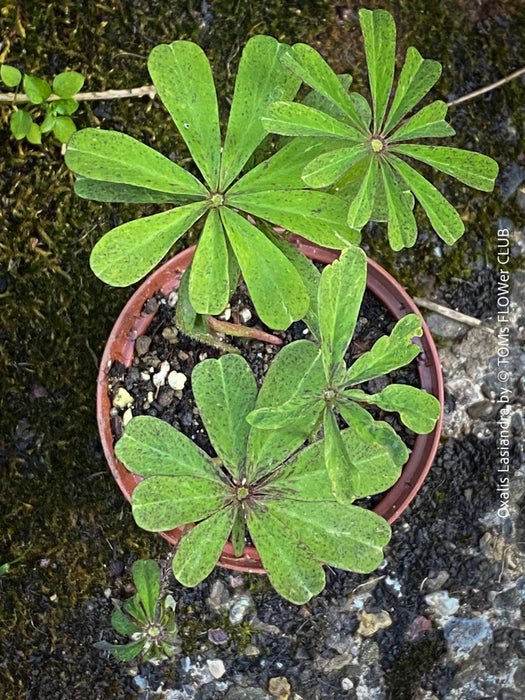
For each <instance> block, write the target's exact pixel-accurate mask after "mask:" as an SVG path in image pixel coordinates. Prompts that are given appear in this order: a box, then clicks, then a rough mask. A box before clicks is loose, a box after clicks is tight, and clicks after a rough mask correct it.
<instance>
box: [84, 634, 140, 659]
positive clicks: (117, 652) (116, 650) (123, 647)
mask: <svg viewBox="0 0 525 700" xmlns="http://www.w3.org/2000/svg"><path fill="white" fill-rule="evenodd" d="M145 645H146V638H145V637H144V639H137V641H136V642H129V643H128V644H110V643H109V642H95V644H93V646H94V647H95V648H96V649H100V650H101V651H109V653H110V654H112V655H113V656H114V657H115V658H116V659H118V660H119V661H131V659H134V658H135V656H138V655H139V654H140V652H141V651H142V650H143V649H144V646H145Z"/></svg>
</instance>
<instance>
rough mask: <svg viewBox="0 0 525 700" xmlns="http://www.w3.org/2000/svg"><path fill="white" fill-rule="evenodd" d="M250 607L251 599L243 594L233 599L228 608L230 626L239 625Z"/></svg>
mask: <svg viewBox="0 0 525 700" xmlns="http://www.w3.org/2000/svg"><path fill="white" fill-rule="evenodd" d="M251 607H252V599H251V597H250V596H249V595H248V594H246V593H243V594H241V595H240V596H238V597H236V598H235V599H234V602H233V605H232V606H231V608H230V616H229V620H230V622H231V624H232V625H240V624H241V622H242V621H243V620H244V617H245V615H246V613H247V612H248V610H249V609H250V608H251Z"/></svg>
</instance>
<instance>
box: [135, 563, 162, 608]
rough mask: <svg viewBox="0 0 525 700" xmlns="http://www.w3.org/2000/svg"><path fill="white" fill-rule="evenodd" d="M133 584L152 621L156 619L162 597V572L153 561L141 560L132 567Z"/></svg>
mask: <svg viewBox="0 0 525 700" xmlns="http://www.w3.org/2000/svg"><path fill="white" fill-rule="evenodd" d="M132 575H133V583H134V584H135V586H136V587H137V594H138V596H139V598H140V600H141V602H142V605H143V606H144V611H145V612H146V615H147V617H148V618H149V619H150V620H154V619H155V608H156V605H157V599H158V597H159V595H160V570H159V567H158V564H157V563H156V562H154V561H153V560H152V559H139V560H138V561H136V562H134V563H133V567H132Z"/></svg>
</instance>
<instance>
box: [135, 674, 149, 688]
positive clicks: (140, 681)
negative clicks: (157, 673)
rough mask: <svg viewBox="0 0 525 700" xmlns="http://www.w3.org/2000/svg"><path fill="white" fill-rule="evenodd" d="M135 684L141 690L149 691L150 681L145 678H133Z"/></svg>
mask: <svg viewBox="0 0 525 700" xmlns="http://www.w3.org/2000/svg"><path fill="white" fill-rule="evenodd" d="M133 683H134V684H135V685H136V686H137V688H138V689H139V690H143V691H144V690H147V689H148V679H147V678H144V676H135V677H134V678H133Z"/></svg>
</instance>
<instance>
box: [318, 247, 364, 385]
mask: <svg viewBox="0 0 525 700" xmlns="http://www.w3.org/2000/svg"><path fill="white" fill-rule="evenodd" d="M366 269H367V267H366V255H365V254H364V253H363V251H362V250H361V248H357V247H356V246H351V247H350V248H347V249H346V250H344V251H343V253H342V254H341V257H340V258H339V260H334V262H333V263H332V264H331V265H327V266H326V267H325V268H324V270H323V273H322V275H321V282H320V284H319V325H320V330H321V349H322V354H323V364H324V368H325V372H326V376H327V377H328V376H329V373H330V371H331V369H332V367H333V366H334V365H336V364H337V363H338V362H340V361H341V360H342V359H343V358H344V355H345V352H346V349H347V348H348V345H349V343H350V341H351V340H352V335H353V333H354V329H355V324H356V321H357V317H358V314H359V309H360V307H361V301H362V299H363V294H364V293H365V287H366Z"/></svg>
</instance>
